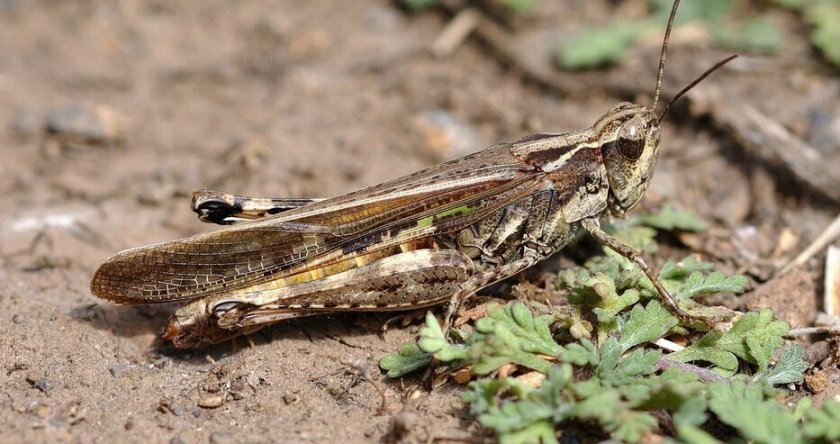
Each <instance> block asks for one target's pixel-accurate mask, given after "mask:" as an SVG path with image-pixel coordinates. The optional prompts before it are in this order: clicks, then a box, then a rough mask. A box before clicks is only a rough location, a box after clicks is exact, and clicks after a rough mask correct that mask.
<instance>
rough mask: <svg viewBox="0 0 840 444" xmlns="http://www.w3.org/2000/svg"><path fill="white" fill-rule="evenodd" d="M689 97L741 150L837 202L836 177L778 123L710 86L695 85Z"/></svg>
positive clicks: (839, 185)
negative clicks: (787, 173) (784, 171)
mask: <svg viewBox="0 0 840 444" xmlns="http://www.w3.org/2000/svg"><path fill="white" fill-rule="evenodd" d="M690 96H691V101H692V105H694V106H698V107H702V108H703V109H704V110H708V112H709V114H711V116H712V118H713V119H714V120H715V122H717V124H718V125H719V126H720V127H721V128H724V129H725V130H726V131H727V132H729V133H730V134H731V135H732V137H733V138H735V140H737V141H738V143H739V144H741V146H743V147H744V148H745V149H747V150H749V151H750V152H751V153H753V154H754V155H756V156H758V157H760V158H764V159H766V160H768V161H770V162H773V163H774V164H778V165H780V166H781V167H783V168H785V169H786V170H788V171H789V172H790V173H791V174H792V175H793V176H794V177H796V178H797V179H798V180H799V181H800V182H802V183H804V184H806V185H807V186H808V187H810V188H811V189H813V190H814V191H817V192H819V193H821V194H822V195H823V196H826V197H828V198H830V199H831V200H833V201H835V202H840V176H838V175H837V174H835V172H833V171H830V170H829V167H828V166H826V162H825V159H823V157H822V156H821V155H820V154H819V152H818V151H817V150H815V149H814V148H813V147H812V146H811V145H809V144H808V143H806V142H805V141H803V140H802V139H800V138H798V137H796V136H794V135H793V134H791V132H790V131H788V130H787V128H785V127H784V126H782V125H781V124H780V123H779V122H777V121H776V120H774V119H772V118H771V117H769V116H768V115H766V114H764V113H763V112H761V111H759V110H758V109H756V108H755V107H753V106H751V105H749V104H748V103H747V101H744V100H737V99H736V98H733V97H730V96H728V95H727V94H725V93H724V91H723V90H722V89H721V88H720V87H719V86H716V85H714V84H712V83H706V84H703V85H698V87H697V88H695V89H694V90H693V91H692V93H691V95H690Z"/></svg>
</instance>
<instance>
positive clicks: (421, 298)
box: [91, 1, 731, 347]
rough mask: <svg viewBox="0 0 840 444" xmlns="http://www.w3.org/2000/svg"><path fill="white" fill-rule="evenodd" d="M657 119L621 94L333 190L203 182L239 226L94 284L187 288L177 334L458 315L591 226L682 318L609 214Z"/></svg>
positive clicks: (164, 251) (137, 260)
mask: <svg viewBox="0 0 840 444" xmlns="http://www.w3.org/2000/svg"><path fill="white" fill-rule="evenodd" d="M678 3H679V2H678V1H677V2H675V3H674V7H673V9H672V12H671V17H670V19H669V25H668V28H667V29H668V31H666V36H665V43H664V44H663V51H662V57H661V58H660V67H659V75H658V77H657V89H656V91H657V92H656V98H658V94H659V85H660V84H661V77H662V72H663V69H664V59H665V52H666V51H665V49H666V48H667V40H668V32H669V31H670V26H671V23H672V22H673V18H674V14H675V13H676V9H677V5H678ZM729 60H731V58H730V59H727V60H725V61H723V62H721V63H719V64H718V65H716V66H714V67H712V69H710V70H708V71H707V72H706V73H704V74H703V75H702V76H701V77H700V78H698V79H697V80H696V81H695V82H694V83H693V84H691V85H689V87H688V88H690V87H691V86H693V85H694V84H696V83H697V82H699V81H700V80H702V79H703V78H704V77H705V76H706V75H708V74H709V73H710V72H712V71H713V70H714V69H717V68H718V67H719V66H721V65H722V64H723V63H725V62H727V61H729ZM688 88H686V90H687V89H688ZM684 91H685V90H684ZM684 91H683V92H684ZM681 94H682V93H680V94H678V95H677V97H679V96H680V95H681ZM675 99H676V98H675ZM672 102H673V101H672ZM655 105H656V99H654V107H655ZM668 106H670V104H669V105H668ZM667 109H668V108H667V107H666V111H665V112H667ZM665 112H663V116H664V114H665ZM660 120H661V117H660V116H657V115H656V114H655V113H654V111H653V109H652V108H649V107H646V106H643V105H636V104H630V103H620V104H618V105H616V106H615V107H613V109H612V110H610V111H609V112H607V113H606V114H604V115H603V116H602V117H601V118H600V119H598V121H597V122H596V123H595V125H593V126H592V127H591V128H587V129H584V130H581V131H574V132H568V133H562V134H537V135H533V136H529V137H526V138H524V139H522V140H520V141H518V142H515V143H509V144H499V145H495V146H493V147H490V148H487V149H486V150H483V151H479V152H477V153H475V154H471V155H468V156H466V157H463V158H460V159H455V160H452V161H449V162H446V163H443V164H440V165H436V166H433V167H430V168H427V169H425V170H422V171H418V172H416V173H413V174H409V175H407V176H404V177H401V178H398V179H394V180H392V181H389V182H385V183H383V184H380V185H376V186H373V187H370V188H366V189H363V190H359V191H356V192H353V193H349V194H346V195H343V196H338V197H333V198H330V199H278V198H251V197H243V196H235V195H230V194H226V193H220V192H216V191H211V190H201V191H198V192H196V194H195V195H194V197H193V202H192V205H193V209H194V210H195V211H196V212H197V213H198V214H199V218H201V220H203V221H207V222H215V223H220V224H232V225H231V226H229V227H226V228H223V229H220V230H218V231H214V232H211V233H204V234H199V235H195V236H192V237H188V238H186V239H180V240H175V241H170V242H164V243H160V244H155V245H150V246H146V247H141V248H136V249H132V250H126V251H123V252H120V253H118V254H116V255H114V256H112V257H111V258H109V259H108V260H106V261H105V262H104V263H103V264H102V266H101V267H100V268H99V269H98V270H97V272H96V274H95V275H94V277H93V280H92V282H91V292H92V293H93V294H94V295H96V296H99V297H101V298H104V299H108V300H111V301H113V302H117V303H129V304H130V303H154V302H167V301H180V300H184V301H189V302H188V303H187V304H186V305H184V306H183V307H182V308H181V309H179V310H178V311H177V312H176V313H175V314H174V315H173V316H172V318H171V319H170V320H169V323H168V325H167V327H166V330H165V332H164V338H165V339H167V340H170V341H172V342H173V343H174V344H175V345H176V346H178V347H194V346H201V345H207V344H213V343H217V342H220V341H222V340H225V339H227V338H230V337H233V336H237V335H240V334H243V333H248V332H251V331H253V330H255V329H258V328H261V327H263V326H266V325H269V324H271V323H275V322H278V321H281V320H284V319H289V318H294V317H300V316H310V315H315V314H320V313H334V312H340V311H395V310H406V309H414V308H421V307H427V306H431V305H436V304H440V303H443V302H445V301H450V308H449V310H450V311H449V313H448V315H447V325H448V321H449V319H451V315H452V312H453V310H454V308H455V307H456V306H457V304H458V303H459V302H460V301H461V300H463V299H464V298H466V297H468V296H469V295H471V294H473V293H475V292H476V291H478V290H480V289H481V288H484V287H486V286H487V285H490V284H492V283H494V282H497V281H499V280H501V279H504V278H507V277H509V276H513V275H515V274H517V273H519V272H521V271H523V270H525V269H527V268H528V267H530V266H532V265H534V264H535V263H537V262H539V261H541V260H543V259H545V258H547V257H549V256H550V255H552V254H553V253H555V252H556V251H558V250H560V249H562V248H563V247H564V246H566V245H567V244H568V243H569V242H570V240H571V239H572V237H573V236H574V233H575V232H576V231H577V230H578V229H579V228H581V227H582V228H584V229H585V230H586V231H588V232H589V233H590V234H592V235H593V236H594V237H596V238H597V239H599V240H600V241H601V242H603V243H605V244H606V245H607V246H609V247H611V248H612V249H614V250H616V251H617V252H619V253H620V254H622V255H624V256H625V257H627V258H629V259H630V260H632V261H634V262H635V263H636V264H637V265H639V267H640V268H641V269H642V270H643V271H644V272H645V273H646V274H647V276H648V277H649V278H650V279H651V281H652V282H653V284H654V286H655V287H656V288H657V290H658V291H659V294H660V295H661V296H662V298H663V301H664V302H665V303H666V305H667V306H668V308H669V309H670V310H671V311H672V312H673V313H674V314H676V315H677V316H679V317H680V318H681V319H683V320H686V319H689V316H688V315H687V314H686V313H685V312H683V311H682V310H681V309H680V308H679V307H678V306H677V305H676V302H675V301H674V300H673V299H672V298H671V297H670V295H668V293H667V292H666V291H665V289H664V288H663V287H662V286H661V285H660V284H659V282H658V281H657V280H656V278H655V276H654V275H653V272H652V271H651V270H650V268H649V267H648V266H647V265H646V264H645V263H644V260H643V259H642V258H641V256H640V255H639V254H638V253H636V252H634V251H633V250H631V249H630V248H628V247H626V246H624V245H622V244H620V243H619V242H618V241H616V240H615V239H613V238H611V237H610V236H609V235H607V234H606V233H604V232H603V231H602V230H601V229H600V225H599V219H600V217H608V218H610V217H624V215H625V213H626V212H627V211H628V210H630V209H631V208H632V207H633V206H635V205H636V204H637V203H638V202H639V200H640V199H641V197H642V195H643V194H644V192H645V189H646V188H647V186H648V184H649V182H650V179H651V177H652V175H653V171H654V167H655V165H656V160H657V157H658V155H659V123H660ZM252 219H253V220H252Z"/></svg>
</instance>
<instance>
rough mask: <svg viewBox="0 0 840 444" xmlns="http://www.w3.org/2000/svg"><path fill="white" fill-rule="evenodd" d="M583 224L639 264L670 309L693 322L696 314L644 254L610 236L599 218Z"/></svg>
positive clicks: (585, 221)
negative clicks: (667, 285) (676, 296)
mask: <svg viewBox="0 0 840 444" xmlns="http://www.w3.org/2000/svg"><path fill="white" fill-rule="evenodd" d="M580 222H581V226H583V228H584V229H586V231H588V232H589V234H591V235H592V236H593V237H594V238H595V239H598V240H599V241H601V243H603V244H604V245H606V246H608V247H610V248H611V249H613V250H614V251H615V252H616V253H618V254H620V255H622V256H624V257H626V258H627V259H629V260H630V261H632V262H633V263H635V264H636V265H638V266H639V268H641V269H642V271H643V272H644V273H645V275H646V276H647V277H648V279H650V282H651V283H652V284H653V286H654V288H656V291H657V293H659V297H661V298H662V301H663V302H664V303H665V305H666V306H667V307H668V310H670V311H671V313H673V314H674V316H676V317H677V318H679V319H680V320H682V321H685V322H691V321H692V320H694V319H695V317H694V316H691V315H690V314H688V313H686V312H685V311H683V309H681V308H680V307H679V306H678V305H677V301H676V300H674V298H673V297H672V296H671V295H670V294H669V293H668V290H665V287H663V286H662V284H661V283H660V282H659V279H657V278H656V275H655V274H654V273H653V270H651V268H650V267H648V265H647V263H645V260H644V258H642V255H641V254H639V253H638V252H637V251H635V250H633V249H632V248H630V247H628V246H627V245H624V244H622V243H621V242H619V241H618V240H616V239H615V238H614V237H612V236H610V235H609V234H607V233H606V232H604V230H602V229H601V222H600V221H599V220H598V219H597V218H588V219H583V220H581V221H580ZM700 319H701V320H702V321H703V322H704V323H706V324H709V322H708V320H706V319H705V318H700Z"/></svg>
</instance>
